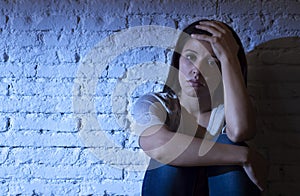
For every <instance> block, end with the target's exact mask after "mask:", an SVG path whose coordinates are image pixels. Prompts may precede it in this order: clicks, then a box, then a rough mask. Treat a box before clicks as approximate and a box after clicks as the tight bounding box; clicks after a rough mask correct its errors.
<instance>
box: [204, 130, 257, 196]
mask: <svg viewBox="0 0 300 196" xmlns="http://www.w3.org/2000/svg"><path fill="white" fill-rule="evenodd" d="M217 142H218V143H223V144H232V145H239V146H247V145H246V144H245V143H243V142H242V143H233V142H232V141H231V140H229V138H228V137H227V135H226V134H221V135H220V136H219V137H218V140H217ZM206 172H207V176H208V187H209V195H210V196H224V195H230V196H259V195H261V192H260V190H259V189H258V187H257V186H256V185H255V184H254V183H253V182H252V181H251V180H250V178H249V177H248V176H247V174H246V172H245V171H244V169H243V168H242V167H241V166H209V167H206Z"/></svg>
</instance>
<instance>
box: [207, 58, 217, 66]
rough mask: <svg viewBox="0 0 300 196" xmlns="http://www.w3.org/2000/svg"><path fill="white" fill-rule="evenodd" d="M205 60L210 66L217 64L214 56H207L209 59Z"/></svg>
mask: <svg viewBox="0 0 300 196" xmlns="http://www.w3.org/2000/svg"><path fill="white" fill-rule="evenodd" d="M207 62H208V64H209V65H210V66H215V65H218V60H217V59H215V58H209V59H208V60H207Z"/></svg>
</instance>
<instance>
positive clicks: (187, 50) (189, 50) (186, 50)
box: [182, 49, 198, 54]
mask: <svg viewBox="0 0 300 196" xmlns="http://www.w3.org/2000/svg"><path fill="white" fill-rule="evenodd" d="M182 52H193V53H195V54H198V52H197V51H195V50H191V49H185V50H183V51H182Z"/></svg>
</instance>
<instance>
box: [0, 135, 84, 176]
mask: <svg viewBox="0 0 300 196" xmlns="http://www.w3.org/2000/svg"><path fill="white" fill-rule="evenodd" d="M0 135H1V139H0V144H1V145H5V146H29V147H30V146H31V147H33V146H35V147H47V146H48V147H49V146H60V147H62V146H64V147H74V146H75V147H78V146H81V145H82V143H81V141H80V139H79V137H78V135H77V134H76V133H55V132H51V131H50V132H48V131H47V130H40V131H18V132H17V131H8V132H4V133H0ZM66 141H67V142H66ZM0 176H1V175H0Z"/></svg>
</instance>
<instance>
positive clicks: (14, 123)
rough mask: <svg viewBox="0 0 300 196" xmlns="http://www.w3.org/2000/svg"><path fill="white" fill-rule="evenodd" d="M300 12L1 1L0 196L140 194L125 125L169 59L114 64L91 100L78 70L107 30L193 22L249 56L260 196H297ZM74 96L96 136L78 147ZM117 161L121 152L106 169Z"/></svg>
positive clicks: (139, 54)
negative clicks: (218, 26)
mask: <svg viewBox="0 0 300 196" xmlns="http://www.w3.org/2000/svg"><path fill="white" fill-rule="evenodd" d="M299 10H300V3H299V1H296V0H295V1H294V0H291V1H283V0H274V1H264V0H263V1H259V0H251V1H244V0H235V1H228V0H213V1H204V0H201V1H171V0H164V1H151V2H150V1H149V2H148V1H137V0H134V1H131V0H124V1H117V0H116V1H109V0H101V1H96V0H89V1H87V0H78V1H67V0H61V1H51V0H47V1H35V0H25V1H5V0H0V39H1V42H0V195H71V196H73V195H86V196H87V195H103V196H104V195H105V196H108V195H130V196H131V195H134V196H137V195H140V191H141V183H142V179H143V174H144V173H143V171H135V170H134V169H132V168H133V166H134V165H132V164H131V163H130V161H135V162H134V164H136V165H139V164H143V162H142V161H141V162H139V159H138V158H139V153H140V150H139V147H138V144H137V137H136V135H134V133H132V132H131V131H130V127H131V121H130V119H128V116H129V115H130V108H131V105H132V104H133V102H134V101H135V100H136V99H137V98H138V97H139V96H140V95H142V94H144V93H147V92H149V91H158V90H159V89H160V88H161V82H162V81H163V80H164V79H163V78H164V77H165V74H166V69H165V67H161V64H165V63H168V62H170V55H171V52H170V49H166V48H159V47H154V46H149V47H140V48H131V49H130V50H128V51H125V52H124V53H122V54H119V55H118V56H117V57H116V58H115V59H112V60H111V62H110V63H109V64H107V65H106V66H105V67H104V69H103V70H102V73H99V75H98V76H97V83H96V84H97V85H96V87H95V89H92V90H91V91H90V92H85V91H84V90H83V88H82V86H78V85H76V82H77V76H80V77H83V78H84V76H83V75H80V73H79V72H78V71H79V69H80V65H81V64H82V62H84V61H85V60H86V59H87V57H88V55H89V54H90V52H91V51H92V50H93V49H95V47H96V46H97V44H99V43H102V41H103V40H104V39H105V38H108V37H109V36H112V35H115V34H116V33H117V32H122V31H123V30H125V29H130V28H131V27H137V26H145V25H159V26H164V27H171V28H174V29H175V28H178V29H182V28H184V27H185V26H186V25H187V24H189V23H191V22H193V21H195V20H197V19H201V18H212V19H218V20H222V21H224V22H227V23H228V24H229V25H231V26H232V27H233V28H234V29H235V30H236V31H237V33H238V34H239V35H240V37H241V39H242V42H243V44H244V47H245V50H246V51H247V53H248V54H247V57H248V61H249V77H248V89H249V93H250V94H251V96H252V97H253V100H254V103H255V105H256V108H257V115H258V120H257V124H258V127H259V133H258V134H257V137H256V138H255V139H254V140H253V141H252V143H253V144H254V145H255V146H257V148H258V149H259V150H260V151H261V152H263V153H264V154H265V156H266V157H267V158H268V160H269V161H270V163H271V167H270V177H269V181H268V189H267V191H266V195H270V196H293V195H298V194H299V192H300V188H299V187H300V186H299V185H300V174H299V171H300V167H299V165H300V164H299V163H300V159H299V156H298V154H299V151H300V146H299V140H300V132H299V120H300V108H299V101H300V100H299V94H300V88H299V87H300V79H299V73H300V65H299V62H300V58H299V57H300V55H299V54H300V38H299V36H300V23H299V18H300V12H299ZM146 39H148V38H147V37H146ZM128 40H130V39H128ZM111 41H112V42H111V43H113V40H111ZM128 44H132V43H128ZM93 55H95V57H96V56H97V55H99V53H98V54H97V53H93ZM145 62H147V63H148V64H145ZM149 62H150V63H149ZM151 62H154V63H151ZM91 71H92V69H91ZM154 76H155V77H154ZM149 78H154V79H153V81H149ZM87 80H89V79H87ZM91 81H92V80H90V81H88V82H91ZM88 82H87V83H86V84H91V83H88ZM84 93H87V94H91V95H92V96H91V99H90V101H89V102H88V103H87V102H80V103H81V104H82V106H84V104H86V106H89V104H94V108H95V116H96V120H95V119H94V121H93V119H92V118H90V119H89V118H88V120H91V121H93V122H94V123H95V124H99V127H100V129H101V130H102V131H103V133H104V134H105V136H104V137H100V136H101V135H99V134H98V132H97V129H99V128H97V127H96V126H95V127H91V128H92V129H94V132H91V133H88V134H90V135H89V137H91V138H88V140H86V138H85V136H84V134H82V132H81V131H80V130H82V128H83V127H84V125H85V123H86V122H87V119H84V118H81V116H80V115H82V117H84V115H85V114H80V115H79V116H76V115H74V104H76V102H75V103H74V99H73V98H74V96H75V95H76V96H79V95H85V94H84ZM79 112H80V111H79ZM95 124H94V125H95ZM98 131H99V130H98ZM102 136H103V135H102ZM107 139H109V141H110V142H111V143H109V142H108V143H105V142H107V141H106V140H107ZM99 152H113V153H111V154H109V153H106V154H105V153H102V154H101V153H99ZM120 152H129V153H131V154H130V156H128V157H126V156H124V157H115V158H116V159H110V158H111V157H110V156H113V155H114V154H116V155H117V154H118V153H120ZM134 155H136V157H135V156H134ZM113 158H114V157H113ZM117 158H119V159H118V160H117ZM110 161H112V162H110ZM114 161H115V162H114Z"/></svg>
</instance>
